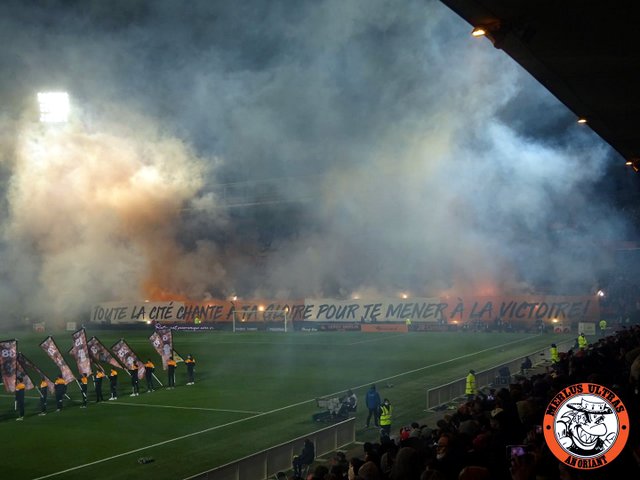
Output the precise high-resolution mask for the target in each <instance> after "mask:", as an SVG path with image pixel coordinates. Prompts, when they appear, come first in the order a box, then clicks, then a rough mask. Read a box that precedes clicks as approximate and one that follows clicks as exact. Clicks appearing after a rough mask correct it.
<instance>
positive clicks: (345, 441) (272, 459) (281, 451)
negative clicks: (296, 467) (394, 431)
mask: <svg viewBox="0 0 640 480" xmlns="http://www.w3.org/2000/svg"><path fill="white" fill-rule="evenodd" d="M307 438H308V439H309V440H311V441H312V442H313V443H314V445H315V452H316V458H317V457H320V456H322V455H326V454H328V453H331V452H334V451H336V450H339V449H341V448H343V447H346V446H347V445H349V444H351V443H353V442H355V440H356V419H355V417H351V418H348V419H347V420H344V421H342V422H339V423H336V424H333V425H330V426H328V427H325V428H322V429H320V430H316V431H315V432H311V433H309V434H307V435H303V436H302V437H298V438H296V439H294V440H290V441H288V442H285V443H281V444H280V445H276V446H275V447H271V448H267V449H266V450H262V451H261V452H257V453H254V454H252V455H249V456H248V457H244V458H241V459H239V460H235V461H233V462H231V463H227V464H226V465H222V466H220V467H216V468H214V469H213V470H209V471H206V472H202V473H199V474H197V475H194V476H192V477H188V478H186V479H184V480H266V479H268V478H273V477H274V476H275V474H276V473H277V472H279V471H287V470H290V469H291V460H292V459H293V456H294V455H298V454H299V453H300V451H301V450H302V447H303V445H304V441H305V439H307Z"/></svg>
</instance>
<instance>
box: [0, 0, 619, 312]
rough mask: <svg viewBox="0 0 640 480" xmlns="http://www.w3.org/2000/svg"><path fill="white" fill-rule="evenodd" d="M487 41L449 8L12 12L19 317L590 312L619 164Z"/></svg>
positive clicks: (8, 68) (241, 6)
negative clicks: (450, 303) (293, 302)
mask: <svg viewBox="0 0 640 480" xmlns="http://www.w3.org/2000/svg"><path fill="white" fill-rule="evenodd" d="M469 32H470V27H469V25H467V24H466V23H465V22H464V21H463V20H461V19H460V18H459V17H457V16H456V15H455V14H454V13H453V12H451V11H450V10H448V9H447V8H446V7H445V6H444V5H442V4H441V3H439V2H437V1H433V0H431V1H424V0H409V1H406V0H403V1H398V0H349V1H344V0H324V1H269V2H264V1H239V2H223V1H189V2H180V1H170V0H159V1H154V2H142V1H131V0H127V1H125V0H119V1H110V2H103V1H76V2H63V1H47V2H23V1H17V0H11V1H5V2H3V4H2V6H0V45H2V47H0V65H1V66H2V68H1V71H2V74H1V75H0V99H1V101H2V105H3V108H2V112H1V113H0V126H1V127H2V128H0V171H1V173H2V179H1V183H0V188H1V191H2V197H1V198H2V203H1V205H0V206H1V208H2V216H1V219H2V220H1V222H2V223H1V235H2V237H1V238H2V243H1V246H0V248H1V252H0V253H1V255H2V264H1V267H0V275H1V276H2V287H1V288H0V304H1V305H2V310H3V311H4V316H5V317H6V318H9V319H16V318H21V317H23V316H25V315H26V316H30V317H33V318H45V317H46V318H50V319H59V320H63V319H71V318H77V317H79V316H80V317H82V316H83V315H86V314H87V312H88V309H89V307H90V306H91V305H94V304H96V303H99V302H104V301H112V300H139V299H141V298H149V297H154V298H168V297H172V296H175V297H176V298H183V297H188V298H192V299H206V298H212V297H223V296H226V295H231V294H233V293H236V294H240V295H243V296H248V297H250V296H256V297H262V298H269V297H271V298H276V297H279V298H304V297H314V296H316V297H319V296H323V297H329V296H333V297H348V296H349V295H351V294H353V293H354V292H359V293H360V294H361V295H363V294H366V295H369V296H374V295H390V294H391V295H395V294H396V293H397V292H399V291H408V292H410V293H411V294H412V295H420V296H426V295H437V294H439V293H442V292H459V293H479V294H488V293H499V292H502V293H523V292H531V291H535V290H537V289H540V288H541V287H543V286H544V288H545V291H547V292H549V293H567V292H573V293H575V292H580V293H584V292H586V291H588V289H589V288H591V287H592V286H593V285H596V284H597V281H598V278H599V276H600V275H602V273H603V272H606V271H607V270H608V269H609V268H610V267H611V259H610V257H609V256H608V255H606V254H605V252H604V250H603V249H602V248H601V246H602V245H603V244H605V243H608V242H611V241H615V240H619V239H623V238H625V237H626V236H627V235H628V226H627V224H626V221H625V219H624V218H623V217H622V216H621V215H620V214H618V213H617V210H616V209H615V208H614V207H613V206H612V204H611V202H610V201H609V199H608V197H607V196H606V195H605V193H606V192H603V191H602V190H601V189H598V188H597V185H598V184H599V183H598V182H601V180H602V178H603V176H604V175H605V174H606V172H607V168H608V167H609V166H610V164H611V163H612V162H614V161H615V162H619V161H620V160H619V158H617V156H616V154H614V153H613V152H612V150H611V149H610V147H609V146H608V145H606V144H605V143H604V142H603V141H602V140H601V139H600V138H599V137H597V136H596V135H595V134H594V133H593V132H591V131H590V130H589V128H588V127H585V126H580V125H577V124H576V123H575V117H574V115H573V114H572V113H571V112H569V111H567V109H566V108H565V107H564V106H563V105H562V104H561V103H560V102H559V101H558V100H556V99H555V98H554V97H553V96H551V95H550V94H549V92H547V91H546V90H545V89H544V88H543V87H541V86H540V85H539V84H538V83H537V82H536V81H534V80H533V79H531V77H530V76H529V75H528V74H527V73H526V72H525V71H523V70H522V69H521V68H520V67H519V66H518V65H517V64H516V63H515V62H514V61H512V60H511V59H510V58H509V57H508V56H507V55H506V54H505V53H504V52H502V51H500V50H497V49H495V48H494V47H493V46H492V45H491V44H490V43H489V42H488V41H487V40H485V39H474V38H472V37H471V36H470V35H469ZM45 90H64V91H68V92H69V94H70V96H71V101H72V117H71V120H70V122H69V123H68V124H66V125H55V126H52V125H43V124H40V123H39V122H38V114H37V105H36V102H35V94H36V92H38V91H45ZM230 184H233V185H230ZM223 185H227V186H226V187H223ZM230 192H231V193H235V194H236V197H237V198H241V199H242V201H243V202H244V203H263V204H262V205H258V206H244V207H240V206H237V207H233V208H230V207H229V203H230V200H229V197H228V194H229V193H230ZM265 198H266V199H268V200H273V199H274V198H277V199H278V200H279V201H278V202H277V203H273V204H271V203H269V202H267V201H265ZM302 199H304V201H301V200H302ZM243 202H240V203H243ZM231 203H232V202H231Z"/></svg>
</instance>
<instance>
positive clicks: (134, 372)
mask: <svg viewBox="0 0 640 480" xmlns="http://www.w3.org/2000/svg"><path fill="white" fill-rule="evenodd" d="M129 374H131V390H132V392H131V395H130V396H132V397H137V396H138V394H139V393H140V387H139V386H138V362H137V361H135V360H134V361H133V363H132V364H131V366H130V367H129Z"/></svg>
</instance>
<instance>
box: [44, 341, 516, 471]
mask: <svg viewBox="0 0 640 480" xmlns="http://www.w3.org/2000/svg"><path fill="white" fill-rule="evenodd" d="M525 340H529V338H522V339H520V340H514V341H513V342H507V343H503V344H501V345H496V346H495V347H491V348H485V349H484V350H480V351H478V352H474V353H468V354H466V355H462V356H460V357H457V358H452V359H450V360H445V361H443V362H438V363H434V364H432V365H427V366H424V367H420V368H415V369H413V370H409V371H406V372H403V373H399V374H397V375H392V376H390V377H387V378H381V379H379V380H374V381H373V382H369V383H365V384H363V385H359V386H357V387H352V389H353V390H355V389H358V388H364V387H368V386H369V385H371V383H379V382H384V381H386V380H391V379H392V378H398V377H401V376H403V375H409V374H411V373H415V372H419V371H420V370H426V369H428V368H433V367H438V366H440V365H444V364H446V363H450V362H455V361H457V360H462V359H463V358H467V357H472V356H474V355H478V354H480V353H484V352H489V351H491V350H495V349H496V348H501V347H504V346H505V345H511V344H514V343H520V342H523V341H525ZM340 393H343V390H341V391H339V392H335V393H330V394H328V395H323V396H324V397H331V396H335V395H338V394H340ZM317 398H318V397H314V398H311V399H309V400H304V401H302V402H297V403H293V404H291V405H287V406H284V407H280V408H276V409H275V410H270V411H268V412H264V413H259V414H257V415H252V416H250V417H247V418H241V419H238V420H234V421H233V422H229V423H225V424H224V425H216V426H215V427H209V428H205V429H204V430H199V431H197V432H193V433H188V434H186V435H182V436H180V437H176V438H170V439H169V440H164V441H162V442H158V443H154V444H153V445H147V446H146V447H140V448H136V449H135V450H129V451H128V452H123V453H119V454H117V455H112V456H110V457H106V458H102V459H100V460H96V461H94V462H89V463H85V464H84V465H78V466H76V467H71V468H67V469H66V470H60V471H59V472H54V473H49V474H47V475H43V476H41V477H37V478H34V479H33V480H43V479H45V478H51V477H55V476H57V475H62V474H63V473H68V472H73V471H74V470H79V469H81V468H85V467H90V466H92V465H97V464H98V463H102V462H108V461H109V460H113V459H115V458H120V457H125V456H127V455H131V454H132V453H137V452H142V451H143V450H148V449H149V448H154V447H159V446H160V445H166V444H167V443H173V442H177V441H179V440H184V439H185V438H189V437H194V436H196V435H200V434H202V433H207V432H212V431H214V430H218V429H220V428H224V427H229V426H231V425H235V424H238V423H241V422H246V421H247V420H253V419H254V418H258V417H264V416H266V415H271V414H272V413H277V412H281V411H283V410H288V409H290V408H294V407H299V406H300V405H304V404H305V403H310V402H315V401H316V400H317Z"/></svg>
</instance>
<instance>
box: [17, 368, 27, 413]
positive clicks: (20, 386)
mask: <svg viewBox="0 0 640 480" xmlns="http://www.w3.org/2000/svg"><path fill="white" fill-rule="evenodd" d="M16 380H17V381H16V409H17V410H18V418H16V420H17V421H21V420H24V391H25V389H26V385H25V384H24V382H23V381H22V377H18V378H17V379H16Z"/></svg>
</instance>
